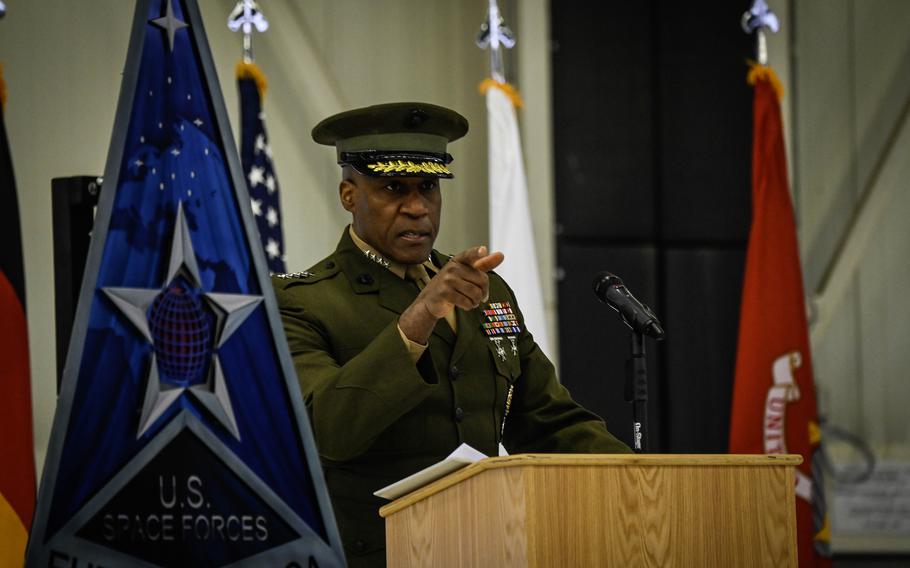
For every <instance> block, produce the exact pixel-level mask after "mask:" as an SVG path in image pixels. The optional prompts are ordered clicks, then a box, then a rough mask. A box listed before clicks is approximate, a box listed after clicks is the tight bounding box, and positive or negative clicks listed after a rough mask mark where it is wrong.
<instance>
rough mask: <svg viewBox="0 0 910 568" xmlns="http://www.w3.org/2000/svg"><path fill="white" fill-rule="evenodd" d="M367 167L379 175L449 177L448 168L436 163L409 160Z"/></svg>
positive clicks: (379, 163)
mask: <svg viewBox="0 0 910 568" xmlns="http://www.w3.org/2000/svg"><path fill="white" fill-rule="evenodd" d="M367 167H368V168H369V169H371V170H373V171H374V172H379V173H390V172H394V173H408V174H446V175H451V174H452V172H451V171H450V170H449V168H447V167H445V166H444V165H442V164H437V163H436V162H419V163H415V162H412V161H410V160H408V161H404V160H390V161H388V162H376V163H374V164H367Z"/></svg>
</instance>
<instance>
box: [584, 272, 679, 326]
mask: <svg viewBox="0 0 910 568" xmlns="http://www.w3.org/2000/svg"><path fill="white" fill-rule="evenodd" d="M594 294H596V295H597V297H598V298H599V299H600V301H601V302H603V303H605V304H607V305H608V306H610V307H611V308H613V309H614V310H616V311H617V312H619V315H621V316H622V320H623V321H624V322H625V323H626V325H627V326H629V327H630V328H631V329H632V330H633V331H637V332H638V333H642V334H644V335H650V336H651V337H653V338H654V339H663V337H664V330H663V328H662V327H661V326H660V321H658V319H657V316H655V315H654V312H652V311H651V308H649V307H648V306H646V305H644V304H642V303H641V302H639V301H638V300H637V299H635V296H633V295H632V293H631V292H629V290H628V289H627V288H626V285H625V284H623V282H622V280H620V278H619V276H616V275H615V274H610V273H609V272H601V273H600V274H598V275H597V276H595V277H594Z"/></svg>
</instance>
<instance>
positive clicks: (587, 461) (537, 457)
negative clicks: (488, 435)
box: [379, 454, 803, 517]
mask: <svg viewBox="0 0 910 568" xmlns="http://www.w3.org/2000/svg"><path fill="white" fill-rule="evenodd" d="M802 462H803V458H802V456H800V455H798V454H777V455H767V454H516V455H514V456H503V457H492V458H486V459H483V460H480V461H478V462H476V463H473V464H471V465H469V466H467V467H465V468H462V469H460V470H458V471H456V472H453V473H451V474H449V475H447V476H445V477H443V478H442V479H438V480H436V481H434V482H432V483H429V484H427V485H425V486H423V487H421V488H420V489H417V490H416V491H413V492H411V493H408V494H407V495H405V496H403V497H400V498H398V499H396V500H395V501H392V502H391V503H389V504H387V505H385V506H384V507H382V508H381V509H379V514H380V516H382V517H388V516H389V515H392V514H394V513H396V512H398V511H400V510H402V509H404V508H406V507H409V506H411V505H412V504H414V503H416V502H418V501H422V500H423V499H426V498H428V497H430V496H432V495H435V494H436V493H439V492H440V491H443V490H445V489H446V488H448V487H451V486H453V485H457V484H458V483H461V482H462V481H464V480H465V479H468V478H470V477H473V476H475V475H478V474H480V473H482V472H484V471H487V470H491V469H499V468H509V467H554V466H555V467H559V466H573V467H578V466H582V467H629V466H632V467H643V466H645V467H647V466H656V467H674V466H685V467H781V466H791V467H792V466H797V465H799V464H801V463H802Z"/></svg>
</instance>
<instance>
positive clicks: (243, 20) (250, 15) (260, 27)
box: [227, 0, 269, 63]
mask: <svg viewBox="0 0 910 568" xmlns="http://www.w3.org/2000/svg"><path fill="white" fill-rule="evenodd" d="M227 27H228V29H229V30H231V31H232V32H237V31H239V32H242V33H243V62H244V63H253V62H254V61H255V58H254V57H253V28H254V27H255V28H256V31H257V32H259V33H262V32H264V31H266V30H267V29H269V21H268V20H266V19H265V16H263V15H262V11H261V10H260V9H259V5H258V4H257V3H256V2H255V0H240V1H239V2H237V5H236V6H234V9H233V10H231V13H230V15H228V21H227Z"/></svg>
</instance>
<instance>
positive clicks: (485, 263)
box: [472, 251, 506, 272]
mask: <svg viewBox="0 0 910 568" xmlns="http://www.w3.org/2000/svg"><path fill="white" fill-rule="evenodd" d="M505 258H506V255H504V254H502V253H501V252H499V251H496V252H492V253H490V254H488V255H486V256H484V257H482V258H479V259H477V260H475V261H474V264H473V265H472V266H473V267H474V268H475V269H476V270H480V271H481V272H489V271H491V270H493V269H494V268H496V267H497V266H499V265H500V264H502V261H503V260H505Z"/></svg>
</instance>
